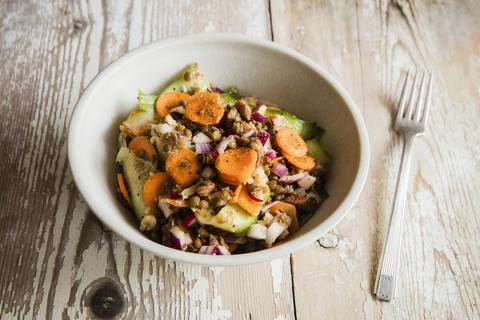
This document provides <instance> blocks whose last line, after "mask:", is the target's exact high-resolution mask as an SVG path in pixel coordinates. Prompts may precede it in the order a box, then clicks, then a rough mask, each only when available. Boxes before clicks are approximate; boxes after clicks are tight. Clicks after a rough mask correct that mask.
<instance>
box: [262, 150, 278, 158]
mask: <svg viewBox="0 0 480 320" xmlns="http://www.w3.org/2000/svg"><path fill="white" fill-rule="evenodd" d="M265 156H266V157H269V158H270V159H272V160H273V159H275V158H276V157H277V154H276V153H275V151H274V150H270V151H268V152H267V153H265Z"/></svg>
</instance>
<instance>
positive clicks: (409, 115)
mask: <svg viewBox="0 0 480 320" xmlns="http://www.w3.org/2000/svg"><path fill="white" fill-rule="evenodd" d="M418 78H419V75H418V70H415V75H414V76H413V79H414V80H413V86H412V89H411V90H410V97H409V100H408V106H407V111H406V112H405V116H404V118H405V119H411V118H412V113H413V108H414V103H415V97H416V95H417V83H418Z"/></svg>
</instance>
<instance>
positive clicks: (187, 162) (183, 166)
mask: <svg viewBox="0 0 480 320" xmlns="http://www.w3.org/2000/svg"><path fill="white" fill-rule="evenodd" d="M200 170H201V164H200V162H199V161H198V160H197V155H196V154H195V152H193V151H192V150H189V149H178V150H177V151H176V152H174V153H173V154H172V155H169V156H168V158H167V161H166V162H165V171H167V172H168V174H169V175H170V176H172V178H173V179H174V180H175V182H176V183H177V184H178V185H179V186H180V187H182V188H185V187H188V186H189V185H191V184H192V183H194V182H195V181H197V180H198V179H200Z"/></svg>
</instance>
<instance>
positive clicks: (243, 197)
mask: <svg viewBox="0 0 480 320" xmlns="http://www.w3.org/2000/svg"><path fill="white" fill-rule="evenodd" d="M237 203H238V205H239V206H240V207H242V208H243V209H245V211H247V212H248V213H250V214H251V215H252V216H258V214H259V213H260V209H261V208H262V206H263V203H262V202H257V201H255V200H253V199H252V198H251V197H250V196H249V195H248V186H247V185H244V186H243V187H242V189H241V190H240V193H239V194H238V201H237Z"/></svg>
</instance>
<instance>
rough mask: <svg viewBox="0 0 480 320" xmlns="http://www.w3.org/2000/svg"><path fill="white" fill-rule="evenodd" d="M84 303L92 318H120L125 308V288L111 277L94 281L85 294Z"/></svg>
mask: <svg viewBox="0 0 480 320" xmlns="http://www.w3.org/2000/svg"><path fill="white" fill-rule="evenodd" d="M84 297H85V299H84V305H85V307H86V308H87V310H88V315H89V317H90V318H92V319H119V318H121V317H122V315H123V313H124V310H125V298H124V294H123V289H122V288H121V287H120V285H118V284H117V283H116V282H114V281H113V280H111V279H109V278H100V279H97V280H95V281H93V282H92V283H91V284H90V285H89V286H88V287H87V289H85V294H84Z"/></svg>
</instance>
